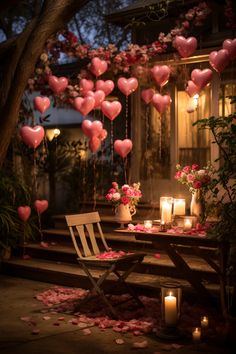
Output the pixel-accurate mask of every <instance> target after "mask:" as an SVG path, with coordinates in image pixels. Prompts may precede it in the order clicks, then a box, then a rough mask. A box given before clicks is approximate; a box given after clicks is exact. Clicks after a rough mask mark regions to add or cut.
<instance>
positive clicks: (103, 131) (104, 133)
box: [98, 129, 107, 141]
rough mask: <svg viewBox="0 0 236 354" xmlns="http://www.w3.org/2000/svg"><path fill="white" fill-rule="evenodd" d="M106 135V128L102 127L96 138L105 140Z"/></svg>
mask: <svg viewBox="0 0 236 354" xmlns="http://www.w3.org/2000/svg"><path fill="white" fill-rule="evenodd" d="M106 137H107V130H106V129H102V131H101V133H100V134H99V135H98V138H99V139H100V140H101V141H103V140H105V139H106Z"/></svg>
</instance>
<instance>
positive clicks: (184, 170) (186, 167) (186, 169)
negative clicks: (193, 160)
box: [183, 166, 191, 173]
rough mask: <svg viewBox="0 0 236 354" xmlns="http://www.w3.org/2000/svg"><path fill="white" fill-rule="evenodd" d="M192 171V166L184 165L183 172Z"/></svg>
mask: <svg viewBox="0 0 236 354" xmlns="http://www.w3.org/2000/svg"><path fill="white" fill-rule="evenodd" d="M190 171H191V167H190V166H184V168H183V172H184V173H189V172H190Z"/></svg>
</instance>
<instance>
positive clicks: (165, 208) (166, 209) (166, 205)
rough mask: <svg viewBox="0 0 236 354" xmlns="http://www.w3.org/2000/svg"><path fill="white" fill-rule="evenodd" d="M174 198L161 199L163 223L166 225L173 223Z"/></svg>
mask: <svg viewBox="0 0 236 354" xmlns="http://www.w3.org/2000/svg"><path fill="white" fill-rule="evenodd" d="M172 205H173V198H172V197H161V198H160V216H161V222H164V223H165V224H170V223H171V221H172Z"/></svg>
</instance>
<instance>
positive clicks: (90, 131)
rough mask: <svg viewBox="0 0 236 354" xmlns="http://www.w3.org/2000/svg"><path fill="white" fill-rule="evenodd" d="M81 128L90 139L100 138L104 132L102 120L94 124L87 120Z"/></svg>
mask: <svg viewBox="0 0 236 354" xmlns="http://www.w3.org/2000/svg"><path fill="white" fill-rule="evenodd" d="M81 128H82V131H83V133H84V134H85V135H86V136H88V137H89V138H91V137H93V136H96V137H98V136H99V135H100V134H101V132H102V130H103V125H102V122H100V120H95V121H94V122H91V121H90V120H88V119H85V120H84V121H83V122H82V125H81Z"/></svg>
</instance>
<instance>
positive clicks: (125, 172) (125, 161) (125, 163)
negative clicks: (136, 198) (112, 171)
mask: <svg viewBox="0 0 236 354" xmlns="http://www.w3.org/2000/svg"><path fill="white" fill-rule="evenodd" d="M123 164H124V177H125V184H127V183H128V181H127V171H126V169H127V157H126V158H124V159H123Z"/></svg>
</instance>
